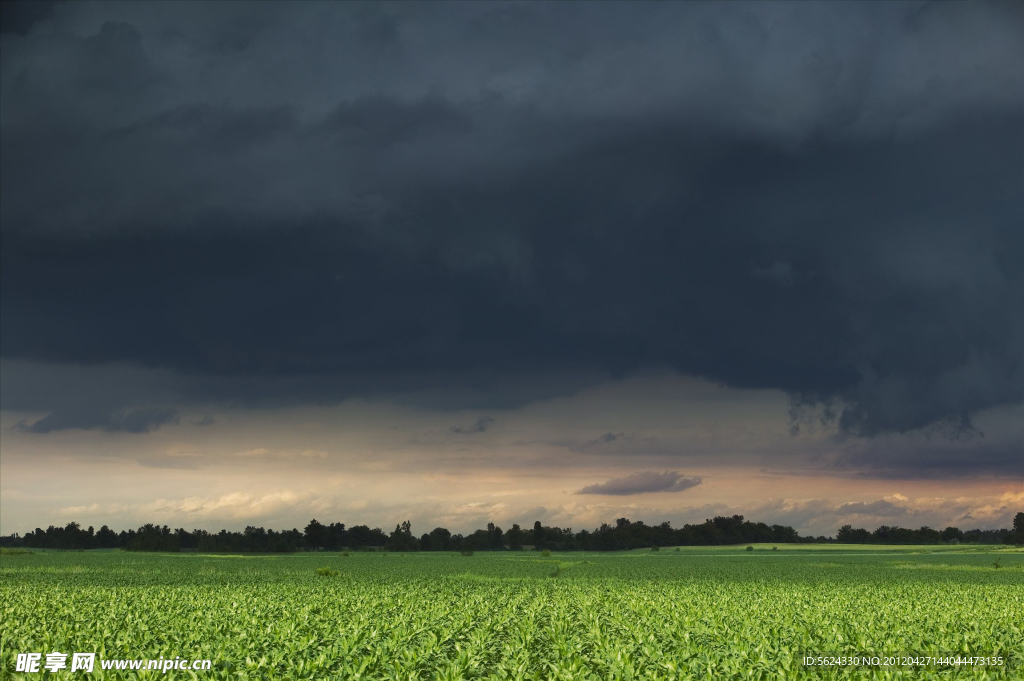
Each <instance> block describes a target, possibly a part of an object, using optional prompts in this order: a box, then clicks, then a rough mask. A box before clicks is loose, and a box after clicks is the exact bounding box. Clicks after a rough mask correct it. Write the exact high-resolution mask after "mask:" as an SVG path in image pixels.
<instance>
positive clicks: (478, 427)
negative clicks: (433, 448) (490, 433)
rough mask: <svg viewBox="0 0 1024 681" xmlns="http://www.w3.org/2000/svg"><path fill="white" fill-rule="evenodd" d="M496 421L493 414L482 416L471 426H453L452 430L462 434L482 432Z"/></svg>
mask: <svg viewBox="0 0 1024 681" xmlns="http://www.w3.org/2000/svg"><path fill="white" fill-rule="evenodd" d="M492 423H494V417H492V416H481V417H480V418H478V419H477V420H476V422H475V423H474V424H473V425H471V426H466V427H463V426H452V427H451V429H450V430H451V432H453V433H458V434H460V435H472V434H473V433H482V432H484V431H485V430H487V429H488V428H490V427H491V424H492Z"/></svg>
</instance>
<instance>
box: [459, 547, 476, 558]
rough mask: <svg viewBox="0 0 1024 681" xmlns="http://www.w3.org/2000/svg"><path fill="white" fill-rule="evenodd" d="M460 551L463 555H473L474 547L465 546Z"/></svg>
mask: <svg viewBox="0 0 1024 681" xmlns="http://www.w3.org/2000/svg"><path fill="white" fill-rule="evenodd" d="M459 553H460V554H462V555H463V556H472V555H473V548H472V547H469V546H467V547H466V548H464V549H462V550H461V551H459Z"/></svg>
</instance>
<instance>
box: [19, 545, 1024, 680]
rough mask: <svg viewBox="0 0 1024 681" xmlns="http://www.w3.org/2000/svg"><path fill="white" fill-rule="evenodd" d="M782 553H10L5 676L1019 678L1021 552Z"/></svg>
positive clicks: (1023, 654)
mask: <svg viewBox="0 0 1024 681" xmlns="http://www.w3.org/2000/svg"><path fill="white" fill-rule="evenodd" d="M769 547H770V545H769V546H766V547H765V548H769ZM783 548H784V549H785V550H780V551H779V552H778V553H776V554H775V555H774V556H771V557H769V556H767V551H763V552H761V555H760V556H747V554H745V553H744V551H745V547H744V546H743V545H740V546H738V547H720V546H709V547H691V548H687V549H683V550H682V551H680V552H675V551H663V552H661V553H659V554H657V555H652V554H651V553H650V552H649V551H647V550H646V549H645V550H643V551H640V552H625V553H573V554H567V553H561V552H556V553H555V556H553V557H542V556H540V555H539V554H538V553H534V552H523V553H519V552H478V553H477V556H476V557H475V558H474V560H472V561H466V560H463V559H462V558H460V557H459V556H458V555H457V554H453V553H411V554H408V555H406V556H405V557H404V558H403V559H401V560H398V559H394V558H392V559H388V560H382V559H381V557H380V556H379V555H375V554H373V553H365V552H353V553H352V554H351V556H350V557H349V558H348V559H346V561H345V563H344V565H345V569H344V575H343V577H344V579H343V580H342V579H339V578H338V575H339V574H340V573H339V571H338V570H336V569H333V568H319V569H318V568H317V566H318V565H322V564H323V563H324V562H326V561H327V559H328V558H329V557H330V555H331V554H327V553H325V552H305V553H295V554H285V555H274V556H253V555H243V554H231V555H225V554H219V555H202V554H190V553H177V554H159V553H138V552H117V551H99V552H91V551H87V552H83V553H78V552H75V553H66V552H43V553H36V554H30V555H20V556H18V557H17V558H16V559H10V560H8V559H7V556H6V555H5V556H4V558H3V559H2V560H0V625H2V626H0V631H2V632H3V645H2V650H0V679H3V678H11V676H12V675H13V669H14V664H15V656H16V655H17V653H18V652H33V651H35V652H50V651H54V650H57V651H62V652H75V651H77V652H89V651H102V656H103V657H105V658H108V659H109V658H116V657H126V658H142V657H154V658H156V657H159V656H161V655H162V656H165V657H166V656H168V655H170V656H171V657H173V656H175V655H181V656H182V657H188V658H210V659H212V660H213V669H212V670H211V671H209V672H204V673H202V674H200V676H199V678H201V679H209V680H211V681H213V680H221V679H224V680H226V679H356V678H362V679H429V680H433V681H440V680H443V679H451V680H455V679H524V680H526V679H531V680H541V679H581V680H597V679H621V680H624V679H637V680H640V679H709V678H710V679H716V680H717V679H802V678H806V679H857V678H870V679H911V678H912V679H914V681H919V680H921V679H947V678H948V679H956V678H962V679H968V678H972V679H973V678H986V679H1015V678H1021V673H1020V670H1022V669H1024V622H1022V619H1021V615H1020V613H1021V612H1024V552H1022V551H1020V550H1016V549H1010V548H1004V549H1001V550H998V552H997V551H995V550H992V549H984V548H981V547H973V548H971V547H967V546H961V547H950V546H948V545H942V546H937V547H934V548H929V549H922V547H903V548H901V547H891V548H889V549H886V550H885V551H879V550H878V549H877V547H862V548H855V547H853V548H848V549H844V548H843V547H841V546H832V547H820V546H818V547H815V546H808V547H791V546H790V547H783ZM741 555H742V556H745V558H744V559H743V560H736V559H735V558H736V557H738V556H741ZM997 556H999V562H1000V563H1001V566H1002V567H1001V569H998V570H993V569H992V562H993V560H995V559H996V557H997ZM335 562H337V561H335ZM321 574H323V575H324V576H323V577H321V576H320V575H321ZM326 577H335V578H334V579H330V578H326ZM552 577H557V578H556V579H552ZM807 652H835V653H838V654H852V653H857V652H883V653H884V652H890V653H895V652H920V653H938V652H954V653H961V654H971V655H1002V656H1004V657H1005V658H1006V659H1007V661H1008V665H1009V666H1006V667H998V668H997V667H989V668H987V669H986V670H984V671H982V672H979V670H977V669H970V668H961V669H955V668H944V669H938V668H934V667H933V668H921V669H904V670H903V671H899V670H888V669H887V670H882V671H874V672H869V673H865V672H856V671H854V670H852V669H844V670H839V669H831V670H828V671H820V670H819V671H814V672H807V671H804V670H803V669H802V668H801V667H800V665H799V662H798V660H797V655H798V654H800V653H807ZM39 676H40V678H42V677H43V675H39ZM71 676H73V675H68V678H71ZM95 676H96V677H97V678H102V679H136V678H143V676H140V675H139V674H138V673H137V672H135V673H133V672H104V674H102V675H100V674H98V673H97V674H95ZM145 678H149V677H145ZM153 678H156V677H153ZM168 678H170V677H168ZM182 678H184V677H183V676H182Z"/></svg>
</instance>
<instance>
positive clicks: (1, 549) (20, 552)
mask: <svg viewBox="0 0 1024 681" xmlns="http://www.w3.org/2000/svg"><path fill="white" fill-rule="evenodd" d="M32 553H34V551H29V550H27V549H12V548H7V547H6V546H0V556H28V555H31V554H32Z"/></svg>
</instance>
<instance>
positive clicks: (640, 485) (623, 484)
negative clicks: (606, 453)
mask: <svg viewBox="0 0 1024 681" xmlns="http://www.w3.org/2000/svg"><path fill="white" fill-rule="evenodd" d="M701 482H702V481H701V479H700V478H688V477H685V476H684V475H682V474H680V473H677V472H675V471H668V472H665V473H656V472H654V471H644V472H642V473H633V474H632V475H627V476H624V477H621V478H612V479H611V480H609V481H608V482H605V483H601V484H594V485H588V486H586V487H584V488H583V489H581V490H579V491H578V492H576V494H609V495H614V496H629V495H632V494H647V493H648V492H682V491H683V490H687V489H690V488H691V487H696V486H697V485H699V484H701Z"/></svg>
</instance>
